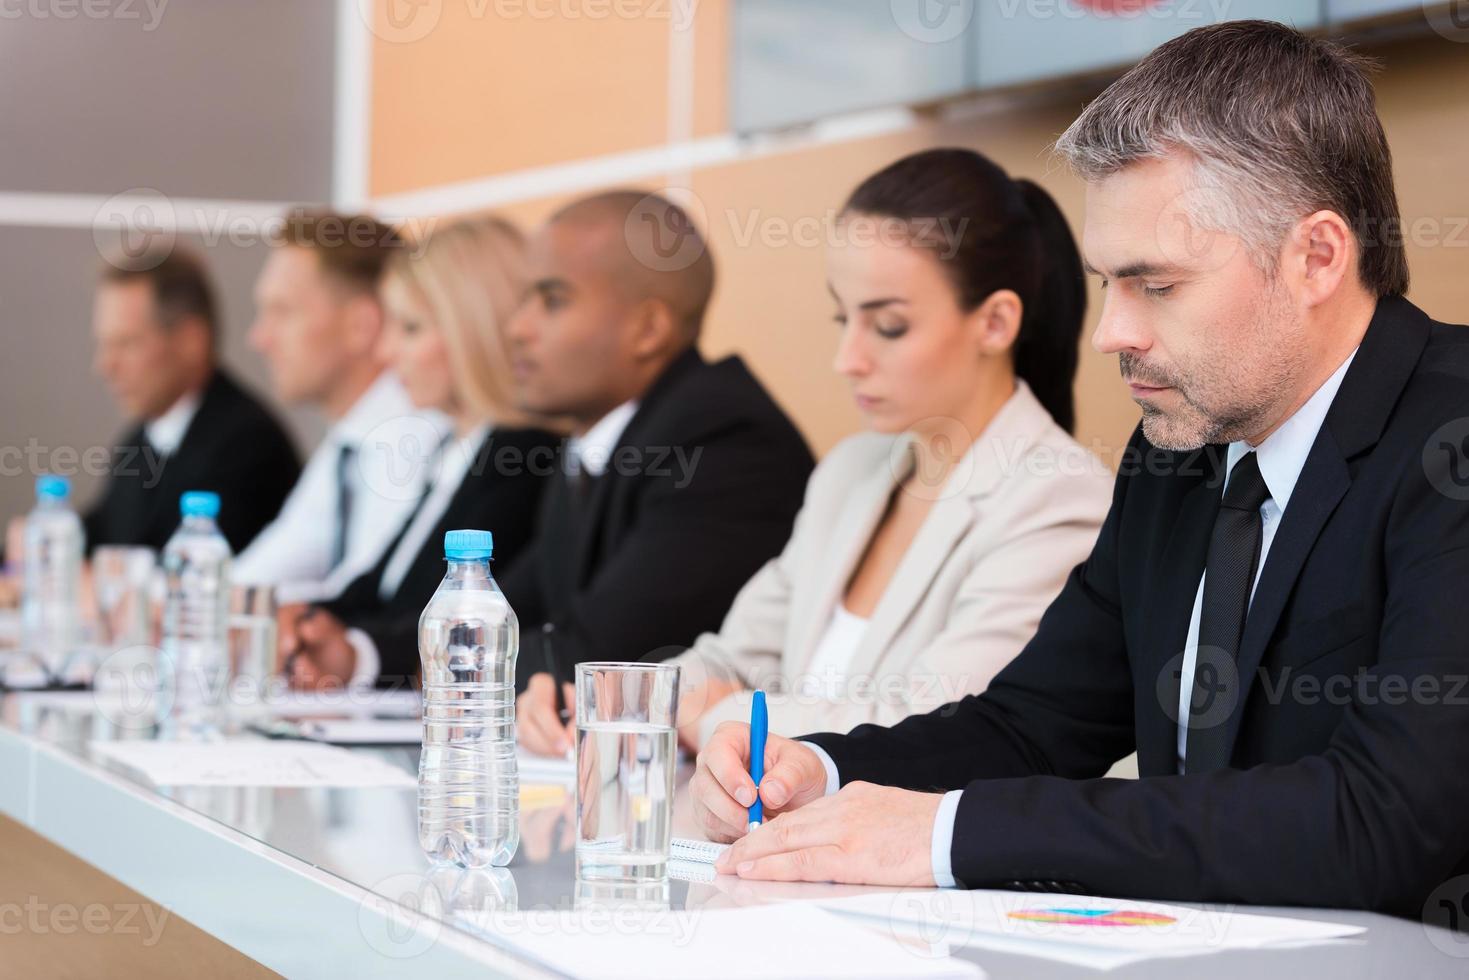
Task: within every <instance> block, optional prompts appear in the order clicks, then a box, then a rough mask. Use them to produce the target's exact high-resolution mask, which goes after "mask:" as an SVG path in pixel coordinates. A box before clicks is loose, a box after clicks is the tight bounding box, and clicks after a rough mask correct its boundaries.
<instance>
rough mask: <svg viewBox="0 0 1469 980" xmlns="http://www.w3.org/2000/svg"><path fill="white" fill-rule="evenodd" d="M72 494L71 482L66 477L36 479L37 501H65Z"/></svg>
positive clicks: (47, 476) (41, 477) (39, 477)
mask: <svg viewBox="0 0 1469 980" xmlns="http://www.w3.org/2000/svg"><path fill="white" fill-rule="evenodd" d="M70 494H71V481H70V480H68V479H67V478H66V477H64V476H51V475H49V474H48V475H46V476H38V477H36V499H37V500H65V499H66V498H67V497H68V496H69V495H70Z"/></svg>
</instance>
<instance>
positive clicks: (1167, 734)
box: [693, 21, 1469, 917]
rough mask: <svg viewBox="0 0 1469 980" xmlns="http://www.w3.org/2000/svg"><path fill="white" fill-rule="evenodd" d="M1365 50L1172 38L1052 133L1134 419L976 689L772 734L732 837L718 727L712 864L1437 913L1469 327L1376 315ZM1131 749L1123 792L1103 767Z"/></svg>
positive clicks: (1373, 129) (1449, 869) (845, 878)
mask: <svg viewBox="0 0 1469 980" xmlns="http://www.w3.org/2000/svg"><path fill="white" fill-rule="evenodd" d="M1363 68H1364V66H1363V64H1362V62H1361V60H1360V59H1359V58H1358V57H1357V56H1355V55H1353V54H1352V53H1350V52H1349V51H1347V50H1346V49H1345V48H1342V47H1340V46H1338V45H1336V44H1334V43H1331V42H1328V41H1324V40H1318V39H1313V38H1309V37H1307V36H1305V35H1303V34H1300V33H1298V32H1296V31H1294V30H1292V29H1290V28H1288V27H1285V26H1282V25H1280V24H1275V23H1265V22H1260V21H1238V22H1231V23H1225V24H1220V25H1217V26H1213V27H1207V28H1201V29H1199V30H1197V31H1193V32H1190V33H1189V34H1186V35H1184V36H1182V37H1180V38H1178V39H1176V40H1174V41H1170V42H1168V43H1167V44H1165V45H1163V46H1162V47H1161V48H1159V49H1158V50H1157V51H1155V52H1153V54H1151V55H1149V56H1148V57H1147V58H1146V59H1145V60H1144V61H1143V62H1142V63H1141V64H1139V65H1138V66H1137V67H1136V68H1134V69H1133V70H1132V71H1131V72H1129V73H1128V74H1127V75H1126V76H1125V77H1124V78H1122V79H1121V80H1120V81H1119V82H1117V83H1116V84H1114V85H1113V86H1112V87H1111V88H1109V89H1108V90H1107V91H1106V92H1105V93H1103V94H1102V95H1101V96H1100V97H1099V98H1098V99H1097V100H1096V101H1095V102H1093V103H1092V104H1091V105H1090V106H1089V107H1088V109H1087V110H1086V112H1085V113H1084V114H1083V115H1082V116H1081V118H1080V119H1078V120H1077V122H1076V123H1075V125H1073V126H1072V127H1071V129H1070V130H1068V132H1067V133H1066V135H1065V136H1063V137H1062V139H1061V142H1060V149H1061V151H1062V152H1063V153H1064V154H1065V155H1066V157H1067V158H1068V160H1069V162H1070V163H1071V164H1072V165H1073V167H1074V168H1075V169H1076V170H1077V171H1078V172H1079V173H1080V174H1081V176H1082V177H1083V178H1084V179H1085V180H1086V181H1087V221H1086V234H1085V238H1084V248H1083V252H1084V253H1085V256H1086V259H1087V262H1088V265H1089V266H1090V267H1091V269H1092V270H1093V271H1094V272H1095V273H1096V274H1097V275H1099V276H1101V277H1102V279H1103V281H1104V284H1105V286H1106V289H1107V294H1106V297H1107V298H1106V305H1105V309H1104V310H1103V313H1102V318H1101V322H1100V323H1099V325H1098V327H1097V330H1096V335H1095V337H1094V340H1093V342H1094V344H1095V346H1096V347H1097V349H1098V350H1100V351H1102V352H1104V353H1117V354H1119V355H1120V358H1121V366H1122V373H1123V375H1124V377H1125V378H1126V380H1127V381H1128V383H1129V385H1130V387H1131V390H1132V394H1133V397H1134V399H1135V400H1136V401H1137V402H1138V403H1139V404H1140V405H1141V406H1142V409H1143V421H1142V425H1141V427H1140V428H1139V429H1138V431H1137V432H1136V433H1135V434H1134V436H1133V438H1132V441H1131V443H1130V445H1129V446H1128V449H1127V452H1126V453H1125V454H1124V456H1123V458H1122V460H1121V467H1120V472H1119V474H1118V477H1117V482H1116V489H1115V493H1114V497H1113V503H1112V509H1111V512H1110V513H1109V515H1108V517H1107V519H1106V522H1105V524H1104V525H1103V527H1102V531H1101V533H1100V535H1099V537H1098V539H1097V544H1096V547H1095V549H1094V550H1093V552H1092V554H1091V556H1090V558H1088V560H1087V561H1086V562H1084V563H1083V564H1082V565H1080V566H1078V567H1077V568H1076V569H1075V570H1074V571H1073V573H1072V575H1071V577H1070V579H1069V580H1068V582H1067V584H1066V586H1065V588H1064V589H1063V590H1062V593H1061V595H1060V596H1059V597H1058V598H1057V599H1056V601H1055V602H1054V603H1053V604H1052V605H1051V607H1050V609H1049V610H1048V611H1047V612H1046V614H1045V616H1044V618H1043V619H1042V620H1041V623H1040V626H1039V628H1038V631H1037V633H1036V635H1035V637H1034V639H1033V640H1032V641H1031V643H1030V644H1029V645H1028V646H1027V647H1026V649H1025V650H1024V651H1022V652H1021V654H1020V655H1019V656H1018V657H1017V658H1016V659H1015V660H1014V661H1013V662H1012V663H1011V664H1010V666H1009V667H1008V668H1007V669H1005V670H1004V671H1003V672H1001V673H1000V674H999V676H997V677H996V678H995V680H994V681H993V682H992V683H991V685H990V687H989V690H988V691H986V692H985V693H984V694H981V695H978V696H975V697H969V698H965V699H964V700H962V701H959V702H956V703H953V704H949V705H946V706H944V707H942V708H940V709H938V710H936V711H934V712H933V713H931V714H928V715H923V716H916V717H913V718H910V719H907V720H905V721H904V722H902V723H900V724H897V725H894V726H892V727H891V728H882V727H878V726H875V725H864V726H860V727H858V728H856V729H854V730H853V731H852V732H850V733H848V734H839V733H828V734H820V735H811V736H807V737H806V738H804V739H799V740H788V739H782V738H777V737H775V736H772V737H771V741H770V743H769V746H768V748H767V753H766V754H767V762H766V766H765V775H764V779H763V781H762V782H761V783H760V785H759V787H758V793H759V795H760V797H761V799H762V800H763V802H764V804H765V813H766V814H767V815H770V816H773V817H774V819H772V820H770V821H769V823H768V824H767V825H766V826H763V827H760V828H759V829H756V830H755V831H754V832H753V833H750V834H748V835H746V834H745V831H746V816H745V812H746V811H745V809H744V807H745V805H746V804H748V803H751V802H753V800H754V798H755V794H756V792H757V787H756V786H755V785H754V783H752V782H751V780H750V778H749V776H748V775H747V774H746V769H745V763H746V756H747V754H748V746H749V729H748V726H744V725H740V724H736V723H726V725H725V726H723V727H722V728H721V729H720V730H719V731H718V732H717V733H716V734H715V736H714V737H713V738H712V739H711V742H710V744H709V745H708V746H707V747H706V749H705V751H704V752H703V753H702V754H701V755H700V759H699V764H698V770H697V772H696V774H695V776H694V786H693V798H694V809H695V812H696V816H697V817H698V819H699V820H700V821H701V822H702V824H703V826H704V829H705V830H706V831H707V832H708V833H709V834H711V835H712V836H713V837H715V838H717V839H721V840H734V839H736V838H740V839H739V840H738V841H737V842H736V843H735V844H734V846H733V847H732V848H731V849H730V851H729V852H728V853H727V854H726V855H725V857H724V858H723V859H722V860H721V863H720V865H719V867H720V868H721V870H726V871H729V872H732V873H736V874H739V875H741V876H744V877H749V878H762V879H805V880H835V881H842V882H855V883H870V884H883V885H927V886H932V885H935V884H938V885H952V884H960V885H963V886H966V887H991V888H1012V889H1025V890H1033V891H1056V892H1071V893H1082V894H1088V893H1090V894H1106V895H1118V896H1134V897H1146V898H1152V899H1165V900H1166V899H1173V900H1187V901H1206V902H1239V903H1250V904H1267V905H1283V904H1291V905H1314V906H1336V907H1352V908H1367V909H1376V910H1382V911H1387V912H1392V913H1398V914H1405V915H1412V916H1415V917H1416V916H1419V915H1423V914H1432V915H1435V916H1441V915H1442V913H1441V911H1440V909H1439V905H1438V902H1437V900H1435V898H1434V896H1435V893H1436V891H1437V890H1438V889H1440V888H1448V889H1450V891H1449V892H1448V893H1447V900H1448V901H1449V902H1450V903H1459V902H1462V901H1463V898H1464V894H1465V892H1464V887H1465V885H1464V879H1462V878H1459V877H1458V876H1462V875H1465V874H1466V873H1469V775H1466V774H1469V684H1466V681H1469V640H1466V638H1469V603H1466V602H1465V586H1466V583H1469V474H1466V473H1465V472H1464V471H1463V470H1464V465H1465V460H1464V459H1463V453H1464V451H1465V449H1466V448H1469V419H1466V418H1465V415H1466V411H1469V331H1466V330H1465V329H1464V328H1463V327H1457V326H1448V325H1445V324H1442V323H1436V322H1434V321H1433V320H1432V319H1430V318H1429V317H1428V316H1427V315H1426V314H1424V313H1423V312H1422V311H1421V310H1419V309H1417V308H1416V307H1415V306H1413V305H1412V304H1411V303H1409V302H1408V300H1407V299H1405V298H1404V294H1405V293H1406V291H1407V287H1408V268H1407V260H1406V256H1405V254H1404V251H1403V247H1402V240H1401V236H1395V235H1393V234H1392V233H1391V232H1390V231H1385V229H1393V228H1400V227H1401V220H1400V218H1399V214H1398V205H1397V198H1396V194H1395V192H1394V189H1393V181H1392V164H1391V158H1390V154H1389V150H1388V145H1387V139H1386V137H1385V136H1384V134H1383V130H1382V126H1381V123H1380V122H1379V120H1378V117H1377V114H1376V108H1375V100H1374V97H1373V92H1372V86H1371V83H1370V81H1369V80H1368V78H1367V75H1366V72H1365V71H1364V70H1363ZM1134 750H1135V751H1136V752H1137V758H1138V769H1139V772H1140V774H1141V778H1139V779H1135V780H1126V779H1106V778H1102V777H1103V775H1104V774H1105V773H1106V772H1107V770H1108V768H1109V767H1110V766H1111V765H1112V764H1113V763H1115V762H1116V761H1118V760H1119V759H1121V758H1122V757H1124V756H1126V755H1127V754H1128V753H1130V752H1132V751H1134ZM1456 881H1457V883H1458V884H1457V885H1455V882H1456ZM1455 888H1457V890H1453V889H1455ZM1445 894H1446V893H1444V892H1438V895H1439V896H1440V897H1443V896H1444V895H1445Z"/></svg>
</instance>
